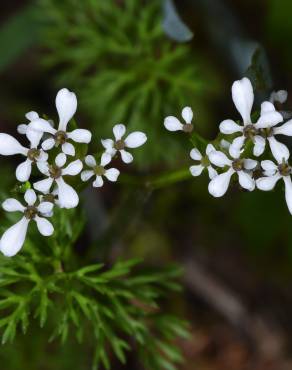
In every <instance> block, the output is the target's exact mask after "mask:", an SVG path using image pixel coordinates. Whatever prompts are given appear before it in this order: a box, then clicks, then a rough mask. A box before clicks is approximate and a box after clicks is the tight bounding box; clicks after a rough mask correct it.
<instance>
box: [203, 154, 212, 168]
mask: <svg viewBox="0 0 292 370" xmlns="http://www.w3.org/2000/svg"><path fill="white" fill-rule="evenodd" d="M210 164H211V163H210V161H209V158H208V157H207V156H206V157H203V158H202V159H201V165H202V166H203V167H209V166H210Z"/></svg>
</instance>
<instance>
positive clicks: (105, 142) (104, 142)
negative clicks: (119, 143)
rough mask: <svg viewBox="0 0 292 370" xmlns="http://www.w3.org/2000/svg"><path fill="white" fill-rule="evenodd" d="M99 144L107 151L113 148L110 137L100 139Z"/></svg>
mask: <svg viewBox="0 0 292 370" xmlns="http://www.w3.org/2000/svg"><path fill="white" fill-rule="evenodd" d="M101 144H102V146H103V147H104V148H105V149H106V150H107V151H111V150H112V149H114V144H115V143H114V141H113V140H112V139H104V140H103V139H102V140H101Z"/></svg>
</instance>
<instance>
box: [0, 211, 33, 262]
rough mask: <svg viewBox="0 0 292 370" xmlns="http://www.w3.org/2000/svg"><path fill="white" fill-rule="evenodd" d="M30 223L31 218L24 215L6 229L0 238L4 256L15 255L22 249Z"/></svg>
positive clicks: (0, 248)
mask: <svg viewBox="0 0 292 370" xmlns="http://www.w3.org/2000/svg"><path fill="white" fill-rule="evenodd" d="M28 224H29V220H28V219H27V218H26V217H22V219H21V220H20V221H18V222H17V223H16V224H15V225H13V226H11V227H10V228H9V229H8V230H6V231H5V233H4V234H3V235H2V238H1V240H0V251H1V252H2V253H3V254H4V256H6V257H13V256H15V255H16V254H17V253H18V252H19V251H20V249H21V248H22V246H23V244H24V241H25V237H26V233H27V228H28Z"/></svg>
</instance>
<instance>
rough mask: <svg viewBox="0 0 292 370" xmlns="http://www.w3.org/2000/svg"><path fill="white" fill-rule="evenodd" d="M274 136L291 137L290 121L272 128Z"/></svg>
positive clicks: (291, 126)
mask: <svg viewBox="0 0 292 370" xmlns="http://www.w3.org/2000/svg"><path fill="white" fill-rule="evenodd" d="M274 135H286V136H292V119H290V120H289V121H287V122H285V123H284V124H283V125H282V126H280V127H275V128H274Z"/></svg>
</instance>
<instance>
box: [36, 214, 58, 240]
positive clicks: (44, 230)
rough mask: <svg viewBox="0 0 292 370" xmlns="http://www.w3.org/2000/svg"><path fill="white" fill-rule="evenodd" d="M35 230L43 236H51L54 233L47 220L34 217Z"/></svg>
mask: <svg viewBox="0 0 292 370" xmlns="http://www.w3.org/2000/svg"><path fill="white" fill-rule="evenodd" d="M35 221H36V223H37V228H38V230H39V232H40V233H41V234H42V235H43V236H51V235H53V233H54V227H53V225H52V224H51V223H50V221H48V220H47V219H45V218H43V217H39V216H36V218H35Z"/></svg>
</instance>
